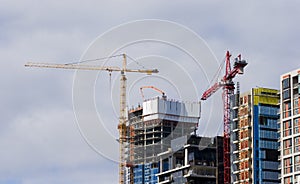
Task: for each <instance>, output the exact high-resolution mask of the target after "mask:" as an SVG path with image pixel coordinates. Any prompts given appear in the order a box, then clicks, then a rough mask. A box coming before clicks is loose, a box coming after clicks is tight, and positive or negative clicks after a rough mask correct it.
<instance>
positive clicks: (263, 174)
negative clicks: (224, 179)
mask: <svg viewBox="0 0 300 184" xmlns="http://www.w3.org/2000/svg"><path fill="white" fill-rule="evenodd" d="M231 102H232V104H231V107H232V111H231V112H232V118H233V119H232V120H233V121H232V124H231V160H232V163H233V164H232V166H231V173H232V174H231V179H232V183H233V184H250V183H254V184H260V183H268V184H272V183H274V184H275V183H279V181H278V177H279V170H278V166H279V161H278V156H279V152H278V150H277V149H278V146H279V143H278V138H279V134H278V128H279V124H278V123H277V121H278V118H279V115H278V110H279V103H278V102H279V93H278V90H274V89H267V88H253V89H252V90H251V91H249V92H246V93H243V94H241V95H240V94H239V93H237V94H235V95H233V96H232V100H231Z"/></svg>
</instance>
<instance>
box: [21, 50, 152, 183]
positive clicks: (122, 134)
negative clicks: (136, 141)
mask: <svg viewBox="0 0 300 184" xmlns="http://www.w3.org/2000/svg"><path fill="white" fill-rule="evenodd" d="M122 56H123V65H122V68H120V67H116V66H97V65H82V64H51V63H33V62H28V63H26V64H25V67H41V68H61V69H79V70H104V71H108V72H114V71H119V72H121V78H120V117H119V124H118V130H119V148H120V157H119V159H120V161H119V183H120V184H123V183H124V166H125V164H126V163H125V159H124V157H125V156H124V154H125V152H124V149H125V148H124V143H125V142H126V141H127V140H128V138H127V137H126V134H127V132H126V131H127V126H126V121H127V119H126V80H127V78H126V75H125V73H126V72H135V73H146V74H148V75H151V74H153V73H158V70H157V69H152V70H145V69H128V68H127V67H126V66H127V59H126V54H122ZM131 182H132V181H131Z"/></svg>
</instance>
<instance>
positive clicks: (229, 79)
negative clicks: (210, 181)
mask: <svg viewBox="0 0 300 184" xmlns="http://www.w3.org/2000/svg"><path fill="white" fill-rule="evenodd" d="M230 57H231V54H230V53H229V51H227V53H226V59H225V62H226V66H225V75H224V76H223V78H222V79H221V81H218V82H216V83H215V84H213V85H212V86H211V87H210V88H209V89H207V90H206V91H205V92H204V93H203V95H202V97H201V100H206V99H207V98H209V97H210V96H211V95H212V94H214V93H215V92H216V91H218V89H220V88H221V87H222V88H223V94H222V96H223V103H224V107H223V108H224V117H223V118H224V120H223V121H224V133H223V136H224V138H223V149H224V153H223V154H224V155H223V164H224V184H230V96H231V95H232V94H233V92H234V85H235V84H234V82H233V79H234V77H235V76H236V75H237V74H243V73H244V67H245V66H246V65H247V64H248V63H247V62H246V61H245V60H242V58H241V55H239V56H238V57H237V58H235V60H234V66H233V69H231V65H230Z"/></svg>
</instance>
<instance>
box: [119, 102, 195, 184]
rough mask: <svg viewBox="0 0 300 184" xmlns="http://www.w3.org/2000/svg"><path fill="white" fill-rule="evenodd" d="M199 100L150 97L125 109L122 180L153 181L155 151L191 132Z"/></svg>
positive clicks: (136, 183)
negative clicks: (187, 100) (140, 103)
mask: <svg viewBox="0 0 300 184" xmlns="http://www.w3.org/2000/svg"><path fill="white" fill-rule="evenodd" d="M200 111H201V108H200V102H179V101H175V100H169V99H166V98H165V97H163V98H159V97H157V98H153V99H149V100H146V101H144V102H143V104H142V106H138V107H137V108H133V109H131V110H129V112H128V120H129V121H128V125H127V127H129V128H128V130H127V137H128V138H129V143H128V145H127V148H126V160H127V166H128V168H127V169H126V170H125V173H126V174H125V182H126V183H130V181H131V183H132V181H133V183H134V184H144V183H147V184H154V183H157V176H156V174H157V173H158V172H160V171H159V159H158V157H157V155H158V154H159V153H162V152H165V151H167V150H168V149H169V148H170V147H171V140H173V139H175V138H178V137H181V136H188V135H191V133H192V132H194V131H195V129H196V128H197V126H198V123H199V119H200Z"/></svg>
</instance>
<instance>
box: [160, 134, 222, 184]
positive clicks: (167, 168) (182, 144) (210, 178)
mask: <svg viewBox="0 0 300 184" xmlns="http://www.w3.org/2000/svg"><path fill="white" fill-rule="evenodd" d="M158 156H159V158H160V161H159V163H160V164H159V166H160V167H159V168H160V169H159V170H160V173H158V174H157V176H158V183H159V184H163V183H180V184H181V183H190V184H202V183H206V184H216V183H218V184H223V183H224V176H223V173H224V170H223V137H220V136H217V137H212V138H210V137H199V136H196V135H192V136H190V137H187V136H183V137H180V138H177V139H174V140H172V141H171V148H170V149H169V150H168V151H166V152H163V153H160V154H159V155H158Z"/></svg>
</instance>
